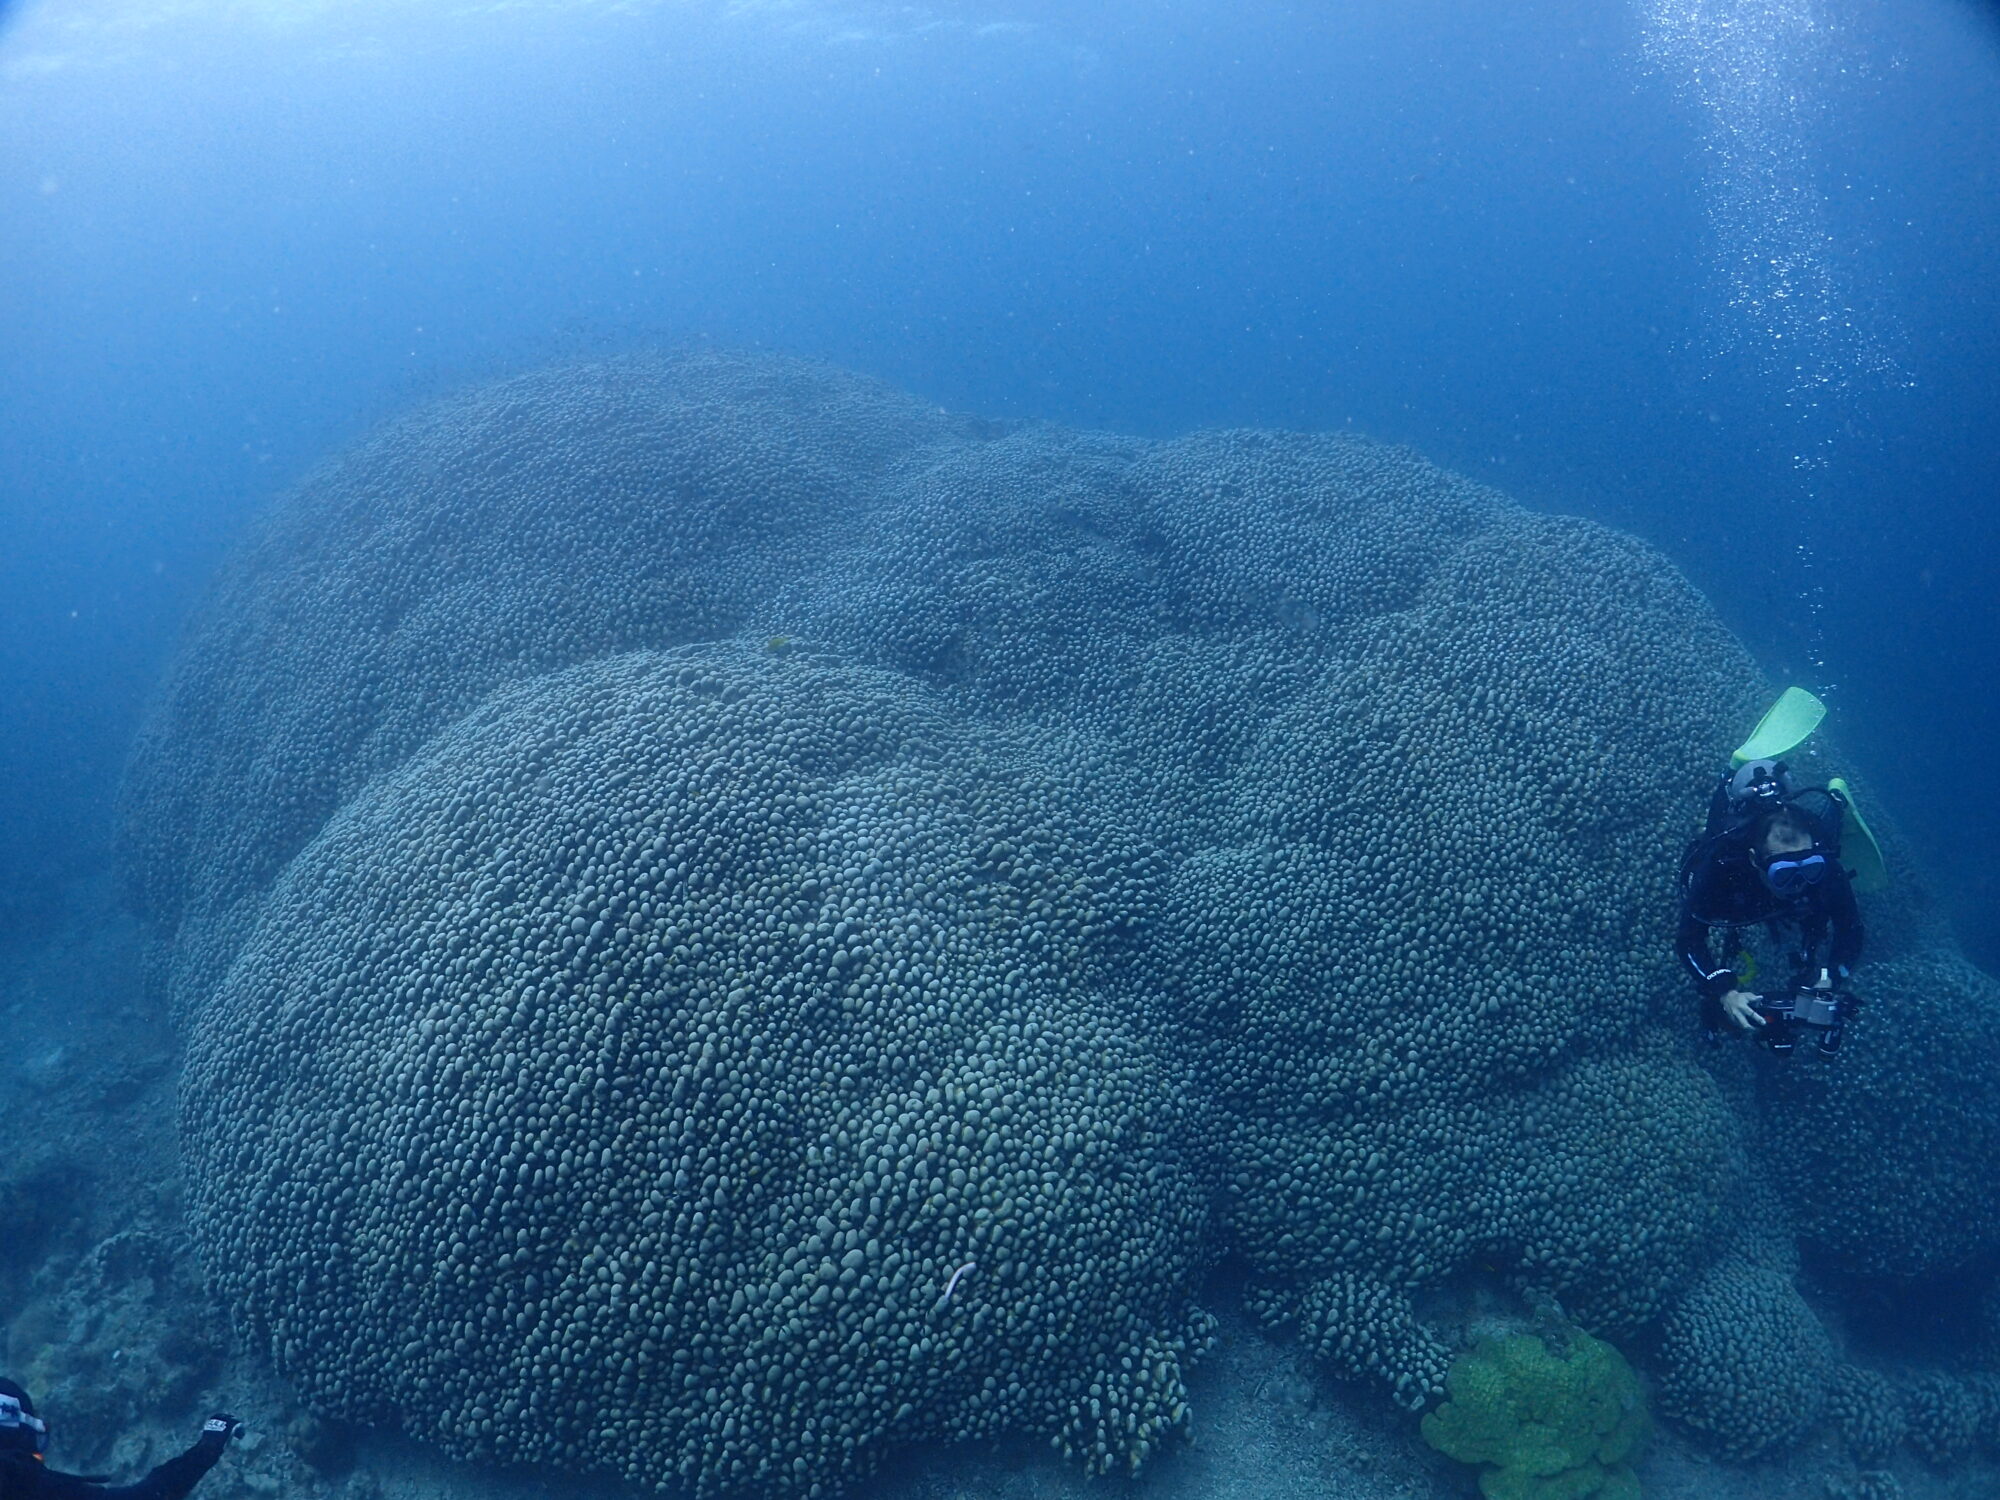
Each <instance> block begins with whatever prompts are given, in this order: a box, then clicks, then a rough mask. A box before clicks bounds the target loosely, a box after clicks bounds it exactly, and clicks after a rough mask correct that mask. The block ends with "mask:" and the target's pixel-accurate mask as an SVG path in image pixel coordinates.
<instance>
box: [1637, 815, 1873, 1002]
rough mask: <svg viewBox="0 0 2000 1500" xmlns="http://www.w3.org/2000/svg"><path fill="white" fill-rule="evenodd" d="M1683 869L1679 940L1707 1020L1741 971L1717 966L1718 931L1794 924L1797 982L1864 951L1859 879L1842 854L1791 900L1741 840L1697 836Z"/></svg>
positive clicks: (1838, 967)
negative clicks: (1857, 890) (1772, 885)
mask: <svg viewBox="0 0 2000 1500" xmlns="http://www.w3.org/2000/svg"><path fill="white" fill-rule="evenodd" d="M1684 870H1685V873H1684V875H1683V877H1682V880H1681V915H1680V926H1679V931H1678V933H1677V934H1676V937H1675V946H1676V948H1677V949H1678V951H1679V953H1680V959H1681V963H1682V964H1683V965H1684V966H1685V967H1686V969H1687V971H1688V974H1689V975H1690V976H1691V977H1692V978H1693V979H1694V982H1695V983H1696V984H1697V985H1698V986H1699V987H1700V989H1701V999H1702V1024H1703V1025H1704V1026H1708V1027H1714V1026H1716V1025H1718V1024H1719V1023H1720V1022H1721V1020H1722V1007H1721V1000H1722V997H1723V996H1724V995H1726V994H1728V993H1729V992H1730V991H1731V990H1733V989H1735V988H1737V987H1738V980H1737V976H1736V975H1735V973H1734V972H1732V971H1731V970H1730V969H1729V968H1727V967H1718V966H1717V964H1716V961H1715V955H1714V951H1713V949H1712V947H1711V935H1712V934H1713V933H1714V932H1715V931H1716V930H1717V929H1721V930H1722V931H1724V932H1727V931H1729V930H1730V929H1732V928H1746V927H1761V926H1769V927H1771V928H1772V929H1773V930H1774V931H1784V930H1786V929H1790V931H1791V932H1792V933H1794V934H1796V938H1797V946H1796V948H1795V950H1794V951H1795V953H1796V955H1797V959H1798V975H1797V976H1796V982H1799V983H1807V982H1810V977H1811V976H1812V975H1813V974H1814V972H1815V971H1817V970H1819V969H1821V968H1826V969H1830V970H1832V971H1833V972H1834V974H1836V975H1844V974H1845V973H1846V972H1847V971H1848V970H1849V969H1852V968H1853V967H1854V964H1855V961H1856V960H1857V959H1859V958H1860V957H1861V936H1862V934H1861V910H1860V908H1859V907H1858V906H1857V905H1856V904H1855V901H1854V885H1853V882H1852V881H1851V880H1850V879H1849V878H1848V874H1847V871H1846V870H1845V869H1843V868H1842V867H1841V864H1840V861H1839V860H1838V859H1834V860H1831V861H1829V868H1828V869H1827V872H1826V876H1825V878H1824V879H1822V880H1821V881H1820V882H1819V883H1818V884H1817V885H1810V886H1807V887H1806V888H1805V890H1803V891H1801V892H1800V893H1799V894H1798V895H1797V896H1794V897H1790V898H1787V897H1784V896H1779V895H1777V894H1775V893H1774V892H1773V891H1772V890H1771V888H1770V887H1769V886H1767V885H1765V884H1764V877H1763V876H1762V875H1760V874H1758V872H1757V867H1756V865H1754V864H1752V863H1751V860H1750V849H1749V847H1748V845H1747V844H1745V843H1744V842H1743V841H1742V840H1741V839H1740V838H1736V839H1732V838H1727V837H1724V838H1714V837H1709V838H1703V839H1700V840H1697V841H1696V843H1695V845H1694V846H1693V847H1692V848H1691V849H1689V851H1688V858H1687V864H1686V865H1685V866H1684ZM1822 947H1824V948H1825V952H1824V953H1822V952H1821V949H1822Z"/></svg>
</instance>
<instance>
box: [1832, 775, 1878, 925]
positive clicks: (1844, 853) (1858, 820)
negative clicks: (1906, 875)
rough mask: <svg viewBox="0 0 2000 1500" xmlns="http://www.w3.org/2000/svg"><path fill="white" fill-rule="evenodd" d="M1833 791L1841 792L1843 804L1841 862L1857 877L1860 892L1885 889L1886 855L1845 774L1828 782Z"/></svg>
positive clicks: (1855, 884) (1857, 887) (1856, 882)
mask: <svg viewBox="0 0 2000 1500" xmlns="http://www.w3.org/2000/svg"><path fill="white" fill-rule="evenodd" d="M1826 789H1827V790H1828V791H1830V792H1838V793H1840V801H1841V806H1842V812H1841V821H1840V862H1841V863H1842V864H1844V865H1846V866H1847V868H1848V872H1849V873H1850V874H1852V875H1853V877H1854V889H1855V891H1856V892H1857V893H1858V894H1860V895H1863V896H1865V895H1868V894H1869V893H1870V892H1872V891H1879V890H1885V889H1887V887H1888V884H1889V866H1888V863H1887V862H1886V861H1885V860H1884V859H1883V858H1882V846H1881V845H1880V844H1878V843H1876V842H1875V835H1874V834H1872V833H1870V832H1869V831H1868V824H1867V822H1866V821H1865V820H1864V819H1863V818H1862V816H1861V809H1860V808H1858V807H1856V806H1855V805H1854V793H1853V791H1852V790H1851V789H1850V788H1849V787H1848V785H1847V782H1846V781H1845V780H1843V779H1842V778H1841V777H1838V776H1836V777H1834V778H1833V780H1831V781H1829V782H1828V783H1827V784H1826Z"/></svg>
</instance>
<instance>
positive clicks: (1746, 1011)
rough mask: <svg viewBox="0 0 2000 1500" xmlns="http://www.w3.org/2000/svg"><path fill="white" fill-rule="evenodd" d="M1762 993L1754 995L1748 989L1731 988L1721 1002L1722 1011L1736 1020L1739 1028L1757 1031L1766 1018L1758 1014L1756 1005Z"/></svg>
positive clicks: (1761, 997)
mask: <svg viewBox="0 0 2000 1500" xmlns="http://www.w3.org/2000/svg"><path fill="white" fill-rule="evenodd" d="M1763 998H1764V997H1763V996H1762V995H1753V994H1751V993H1750V991H1748V990H1731V991H1730V992H1729V993H1728V994H1726V995H1724V996H1723V997H1722V999H1721V1001H1720V1002H1719V1003H1720V1004H1721V1006H1722V1013H1723V1014H1724V1015H1725V1016H1727V1017H1729V1019H1730V1020H1732V1021H1734V1022H1735V1023H1736V1025H1737V1027H1738V1029H1740V1030H1743V1031H1755V1030H1756V1029H1757V1028H1758V1027H1759V1026H1762V1025H1763V1024H1764V1018H1763V1017H1762V1016H1760V1015H1758V1014H1757V1012H1756V1009H1755V1006H1756V1004H1757V1002H1758V1001H1759V1000H1762V999H1763Z"/></svg>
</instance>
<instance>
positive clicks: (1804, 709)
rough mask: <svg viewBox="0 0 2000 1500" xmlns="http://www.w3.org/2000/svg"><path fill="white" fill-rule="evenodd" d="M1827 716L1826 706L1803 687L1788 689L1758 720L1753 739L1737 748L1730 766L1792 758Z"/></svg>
mask: <svg viewBox="0 0 2000 1500" xmlns="http://www.w3.org/2000/svg"><path fill="white" fill-rule="evenodd" d="M1825 717H1826V705H1825V704H1824V703H1822V702H1820V701H1819V699H1817V698H1815V697H1814V696H1813V695H1812V694H1811V693H1809V692H1807V691H1806V690H1805V689H1804V688H1802V687H1788V688H1786V689H1785V690H1784V692H1783V693H1781V694H1779V696H1778V701H1777V702H1776V703H1773V704H1772V705H1771V709H1770V712H1768V713H1767V714H1765V715H1764V717H1763V718H1761V719H1759V720H1758V721H1757V727H1756V728H1755V729H1753V730H1751V731H1750V738H1749V739H1747V740H1745V741H1744V742H1743V743H1742V744H1741V745H1738V746H1737V747H1736V753H1735V754H1734V755H1732V756H1730V757H1729V763H1730V764H1731V765H1732V766H1741V765H1747V764H1749V763H1750V762H1751V761H1753V760H1776V759H1777V758H1778V757H1779V756H1781V755H1788V754H1790V753H1791V752H1792V751H1793V750H1796V749H1797V748H1798V747H1799V746H1800V745H1803V744H1804V743H1805V742H1806V737H1807V736H1808V735H1810V734H1811V733H1812V732H1813V731H1814V730H1815V729H1817V728H1819V721H1820V720H1821V719H1824V718H1825Z"/></svg>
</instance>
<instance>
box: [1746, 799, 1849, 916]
mask: <svg viewBox="0 0 2000 1500" xmlns="http://www.w3.org/2000/svg"><path fill="white" fill-rule="evenodd" d="M1750 859H1751V862H1752V863H1753V864H1755V865H1756V866H1757V873H1758V874H1759V875H1761V876H1763V877H1764V884H1765V885H1766V886H1767V887H1769V888H1770V891H1771V894H1772V895H1774V896H1785V897H1792V896H1799V895H1803V894H1804V893H1805V892H1806V891H1807V890H1808V889H1810V888H1811V887H1813V886H1816V885H1818V884H1819V883H1820V882H1821V881H1822V880H1824V879H1825V878H1826V872H1827V868H1828V864H1829V861H1828V860H1827V857H1826V855H1825V854H1824V853H1822V852H1821V850H1820V847H1819V840H1818V839H1816V838H1815V837H1814V836H1813V831H1812V828H1811V826H1810V825H1809V824H1808V823H1807V822H1806V820H1805V819H1804V818H1803V817H1801V816H1799V814H1797V813H1795V812H1793V811H1792V810H1791V809H1790V808H1788V807H1780V808H1778V809H1777V810H1776V811H1775V812H1772V813H1768V814H1766V815H1765V817H1764V818H1763V819H1762V820H1761V821H1760V822H1759V823H1758V824H1757V829H1756V833H1755V835H1754V837H1753V839H1752V841H1751V844H1750Z"/></svg>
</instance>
